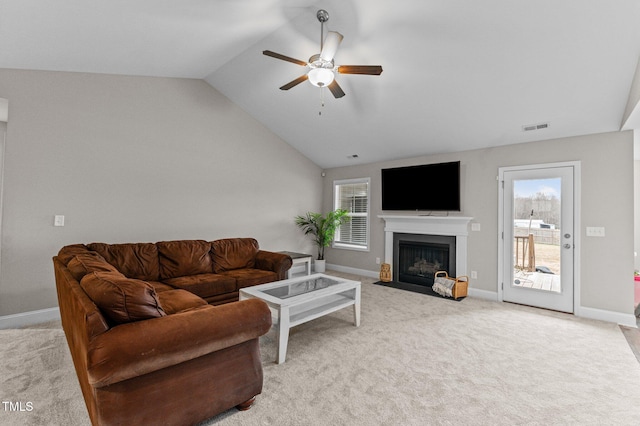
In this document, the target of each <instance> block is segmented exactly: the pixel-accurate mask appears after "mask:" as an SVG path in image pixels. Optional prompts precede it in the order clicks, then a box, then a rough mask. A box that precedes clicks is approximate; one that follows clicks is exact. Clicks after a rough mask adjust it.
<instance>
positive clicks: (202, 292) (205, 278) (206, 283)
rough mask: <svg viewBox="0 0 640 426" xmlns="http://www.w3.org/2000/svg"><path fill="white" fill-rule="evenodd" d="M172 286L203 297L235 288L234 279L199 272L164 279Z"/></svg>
mask: <svg viewBox="0 0 640 426" xmlns="http://www.w3.org/2000/svg"><path fill="white" fill-rule="evenodd" d="M163 282H165V283H166V284H169V285H170V286H172V287H175V288H180V289H183V290H187V291H190V292H191V293H193V294H195V295H198V296H200V297H202V298H203V299H205V298H207V297H211V296H217V295H219V294H224V293H230V292H233V291H235V290H236V279H235V278H233V277H228V276H224V275H220V274H199V275H189V276H187V277H176V278H170V279H168V280H164V281H163Z"/></svg>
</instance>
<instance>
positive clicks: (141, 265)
mask: <svg viewBox="0 0 640 426" xmlns="http://www.w3.org/2000/svg"><path fill="white" fill-rule="evenodd" d="M88 247H89V249H90V250H93V251H96V252H98V254H100V256H102V257H104V258H105V260H106V261H107V262H109V263H110V264H112V265H113V266H115V267H116V268H118V271H120V272H122V273H123V274H124V275H126V276H127V277H129V278H135V279H138V280H144V281H158V278H159V276H160V267H159V265H158V249H157V248H156V245H155V244H153V243H126V244H105V243H91V244H89V245H88Z"/></svg>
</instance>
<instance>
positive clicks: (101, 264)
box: [67, 251, 120, 281]
mask: <svg viewBox="0 0 640 426" xmlns="http://www.w3.org/2000/svg"><path fill="white" fill-rule="evenodd" d="M67 268H69V272H71V275H73V278H75V279H76V280H77V281H80V280H81V279H82V277H84V276H85V275H87V274H88V273H89V272H94V271H103V272H113V273H115V274H119V273H120V272H119V271H118V270H117V269H116V267H115V266H113V265H112V264H110V263H109V262H107V261H106V260H104V257H102V256H100V255H99V254H98V253H96V252H95V251H87V252H86V253H82V254H78V255H76V256H75V257H74V258H73V259H71V260H70V261H69V263H68V264H67Z"/></svg>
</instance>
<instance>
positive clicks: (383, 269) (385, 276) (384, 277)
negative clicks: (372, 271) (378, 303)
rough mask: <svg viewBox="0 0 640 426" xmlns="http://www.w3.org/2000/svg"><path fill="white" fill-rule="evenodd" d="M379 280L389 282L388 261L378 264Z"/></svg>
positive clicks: (389, 270) (389, 266)
mask: <svg viewBox="0 0 640 426" xmlns="http://www.w3.org/2000/svg"><path fill="white" fill-rule="evenodd" d="M380 281H382V282H383V283H388V282H391V265H389V264H388V263H383V264H382V265H380Z"/></svg>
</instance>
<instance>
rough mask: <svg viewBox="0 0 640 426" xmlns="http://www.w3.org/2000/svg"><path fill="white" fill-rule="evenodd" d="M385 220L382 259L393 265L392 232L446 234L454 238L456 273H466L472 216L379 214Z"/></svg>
mask: <svg viewBox="0 0 640 426" xmlns="http://www.w3.org/2000/svg"><path fill="white" fill-rule="evenodd" d="M378 217H379V218H381V219H383V220H384V221H385V227H384V261H385V263H388V264H390V265H393V234H394V233H403V234H422V235H448V236H453V237H455V238H456V274H457V275H467V237H468V235H469V223H470V222H471V220H473V218H472V217H464V216H417V215H413V216H410V215H406V216H400V215H380V216H378Z"/></svg>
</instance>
